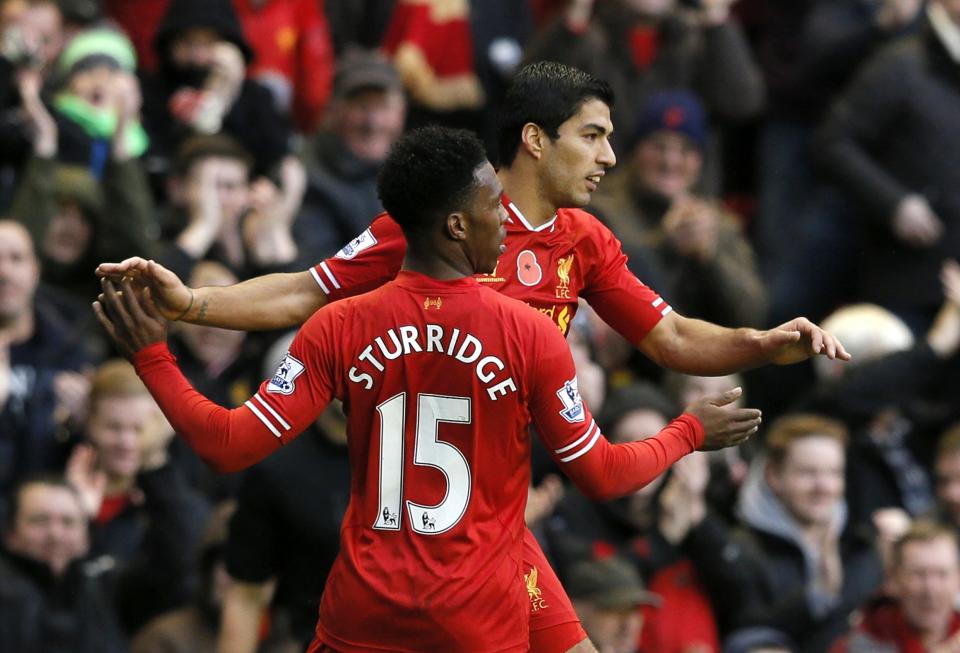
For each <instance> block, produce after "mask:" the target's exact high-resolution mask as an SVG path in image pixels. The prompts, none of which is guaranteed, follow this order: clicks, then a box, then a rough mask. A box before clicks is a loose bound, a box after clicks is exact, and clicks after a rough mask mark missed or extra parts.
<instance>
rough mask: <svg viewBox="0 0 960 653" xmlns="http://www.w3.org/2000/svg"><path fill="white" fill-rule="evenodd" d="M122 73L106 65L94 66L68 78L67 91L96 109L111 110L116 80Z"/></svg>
mask: <svg viewBox="0 0 960 653" xmlns="http://www.w3.org/2000/svg"><path fill="white" fill-rule="evenodd" d="M122 75H123V73H121V72H120V71H118V70H117V69H116V68H113V67H111V66H108V65H106V64H104V65H99V66H94V67H93V68H88V69H86V70H81V71H80V72H75V73H74V74H72V75H71V76H70V80H69V82H68V83H67V88H68V89H69V91H70V92H71V93H72V94H74V95H76V96H77V97H79V98H80V99H82V100H84V101H86V102H87V104H90V105H91V106H94V107H96V108H98V109H102V110H106V109H112V108H113V106H114V100H115V95H116V93H115V92H114V90H113V89H114V88H115V87H116V85H117V79H118V78H119V77H121V76H122Z"/></svg>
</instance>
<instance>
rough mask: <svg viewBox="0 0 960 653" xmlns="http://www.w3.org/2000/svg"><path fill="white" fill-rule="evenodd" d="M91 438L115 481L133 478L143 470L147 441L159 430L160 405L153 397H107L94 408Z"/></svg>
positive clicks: (105, 470)
mask: <svg viewBox="0 0 960 653" xmlns="http://www.w3.org/2000/svg"><path fill="white" fill-rule="evenodd" d="M90 410H91V414H90V419H89V421H88V424H87V434H88V435H89V437H90V441H91V443H92V444H93V446H94V448H96V450H97V455H98V456H99V461H100V465H101V467H102V468H103V470H104V472H106V473H107V475H108V476H109V477H111V478H125V479H129V478H133V477H134V476H136V474H137V471H138V470H139V469H140V459H141V455H142V453H143V439H144V437H145V435H146V434H147V431H148V429H150V428H155V426H156V420H157V419H158V416H157V411H158V408H157V405H156V404H155V403H154V401H153V399H152V398H151V397H150V396H149V395H140V396H131V397H103V398H101V399H99V400H98V401H97V402H96V403H95V404H94V405H93V406H91V409H90Z"/></svg>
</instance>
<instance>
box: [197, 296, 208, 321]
mask: <svg viewBox="0 0 960 653" xmlns="http://www.w3.org/2000/svg"><path fill="white" fill-rule="evenodd" d="M209 305H210V300H209V299H204V300H203V301H202V302H200V312H199V313H197V322H198V323H200V324H202V323H203V321H204V319H206V317H207V307H208V306H209Z"/></svg>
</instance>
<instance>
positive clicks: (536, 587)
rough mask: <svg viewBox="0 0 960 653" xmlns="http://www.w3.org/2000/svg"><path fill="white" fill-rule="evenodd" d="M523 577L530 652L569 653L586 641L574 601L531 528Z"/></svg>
mask: <svg viewBox="0 0 960 653" xmlns="http://www.w3.org/2000/svg"><path fill="white" fill-rule="evenodd" d="M523 576H524V582H525V584H526V588H527V595H528V596H529V597H530V653H565V652H566V651H568V650H570V649H571V648H573V647H574V646H576V645H577V644H579V643H580V642H582V641H583V640H585V639H586V638H587V633H586V632H585V631H584V630H583V627H582V626H581V625H580V619H579V618H578V617H577V613H576V612H575V611H574V609H573V604H572V603H570V599H569V598H568V597H567V593H566V592H565V591H564V589H563V586H562V585H560V579H559V578H557V575H556V574H555V573H554V571H553V568H552V567H551V566H550V563H549V562H547V557H546V556H545V555H544V554H543V549H541V548H540V543H539V542H537V539H536V538H535V537H534V536H533V533H531V532H530V529H529V528H525V529H524V533H523Z"/></svg>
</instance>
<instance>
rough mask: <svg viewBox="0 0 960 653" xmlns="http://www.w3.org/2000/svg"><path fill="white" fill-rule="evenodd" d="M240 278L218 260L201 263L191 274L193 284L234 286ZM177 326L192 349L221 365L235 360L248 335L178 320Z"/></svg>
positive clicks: (200, 355) (196, 355)
mask: <svg viewBox="0 0 960 653" xmlns="http://www.w3.org/2000/svg"><path fill="white" fill-rule="evenodd" d="M238 281H239V280H238V279H237V278H236V277H235V276H234V275H233V273H231V272H230V271H229V270H227V269H226V268H224V267H222V266H220V265H218V264H216V263H205V262H202V263H199V264H198V265H197V267H196V268H194V271H193V274H192V275H191V276H190V281H189V283H190V286H191V287H193V288H202V287H205V286H230V285H233V284H235V283H237V282H238ZM177 330H178V332H179V334H180V337H181V338H182V339H183V341H184V343H186V345H187V347H188V348H189V349H190V352H191V353H192V354H193V355H194V356H195V357H196V358H197V359H198V360H200V361H201V362H203V363H204V364H206V365H220V364H223V362H224V361H226V360H232V358H233V357H235V356H236V355H237V354H238V353H239V352H240V349H241V347H242V346H243V342H244V340H246V338H247V333H246V332H245V331H235V330H233V329H219V328H217V327H210V326H203V325H200V324H190V323H189V322H178V323H177Z"/></svg>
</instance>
